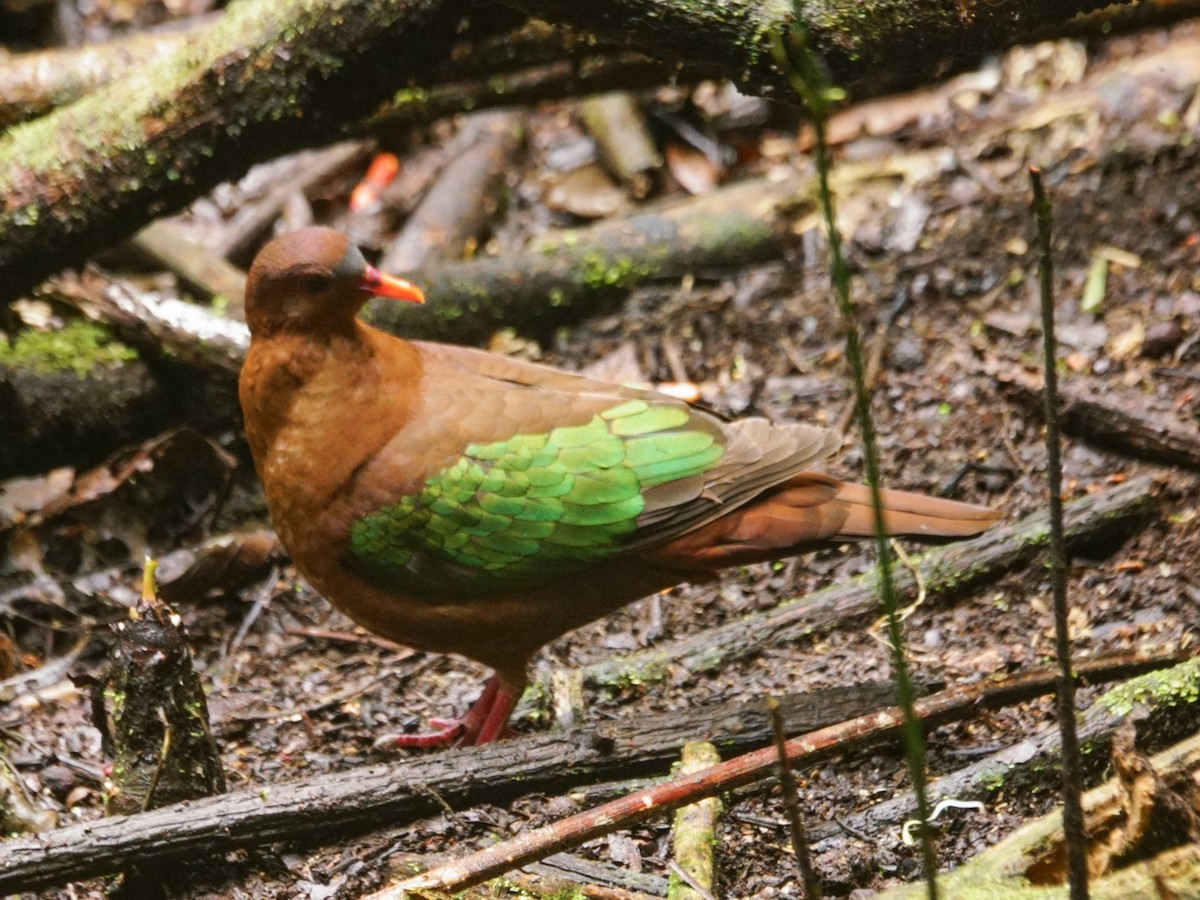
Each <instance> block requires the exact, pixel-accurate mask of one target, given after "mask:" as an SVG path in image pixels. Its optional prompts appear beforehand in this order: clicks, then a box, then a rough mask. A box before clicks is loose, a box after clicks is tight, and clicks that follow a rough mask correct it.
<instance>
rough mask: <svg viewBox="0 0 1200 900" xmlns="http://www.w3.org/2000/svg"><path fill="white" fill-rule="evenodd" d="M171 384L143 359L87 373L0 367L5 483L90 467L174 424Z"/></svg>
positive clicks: (0, 462)
mask: <svg viewBox="0 0 1200 900" xmlns="http://www.w3.org/2000/svg"><path fill="white" fill-rule="evenodd" d="M176 409H177V398H176V397H174V396H173V390H172V386H171V385H170V384H169V383H168V382H166V381H164V380H163V379H162V378H161V377H160V373H158V372H157V371H156V370H155V369H154V368H152V367H151V366H149V365H147V364H146V363H145V362H144V361H142V360H141V359H125V360H114V361H110V362H98V363H96V364H94V365H91V366H88V367H87V368H86V370H85V371H83V372H79V373H77V372H75V371H72V370H71V369H58V370H54V371H41V370H39V369H37V368H36V367H27V366H19V367H17V366H14V367H9V366H0V421H2V422H3V423H4V437H3V439H2V440H0V478H5V477H8V476H11V475H18V474H33V473H36V472H45V471H47V470H49V469H52V468H54V467H56V466H63V465H73V466H84V467H86V466H88V465H91V464H93V463H96V462H99V461H100V460H101V459H103V458H104V457H105V456H106V455H108V453H110V452H111V451H112V450H113V448H115V447H118V446H121V445H123V444H128V443H136V442H137V441H140V440H142V439H144V438H147V437H149V436H150V435H152V434H155V433H156V432H158V431H161V430H162V429H163V428H166V427H167V426H168V425H169V424H170V423H171V422H173V421H174V420H175V418H174V417H175V414H176Z"/></svg>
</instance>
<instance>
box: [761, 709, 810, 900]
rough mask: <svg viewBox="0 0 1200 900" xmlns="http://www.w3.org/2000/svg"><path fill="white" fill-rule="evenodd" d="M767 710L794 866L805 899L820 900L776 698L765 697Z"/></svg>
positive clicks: (781, 717)
mask: <svg viewBox="0 0 1200 900" xmlns="http://www.w3.org/2000/svg"><path fill="white" fill-rule="evenodd" d="M767 709H769V710H770V711H771V731H772V732H773V733H774V735H775V750H776V752H777V753H778V754H779V785H780V787H781V788H782V789H783V808H784V811H785V812H786V813H787V817H788V827H789V828H790V830H791V833H792V849H793V850H794V851H795V852H796V865H797V866H799V867H800V877H801V878H802V879H803V880H804V896H805V897H806V898H807V900H821V881H820V879H819V878H817V873H816V871H815V870H814V869H813V864H812V857H811V856H810V855H809V852H808V835H807V834H806V833H805V830H804V820H803V819H802V818H801V817H800V797H799V796H798V795H797V793H796V779H795V777H794V776H793V775H792V767H791V766H790V765H789V764H788V760H787V749H786V747H785V744H786V743H787V736H786V735H785V734H784V732H783V716H782V715H780V713H779V701H778V700H776V699H775V698H774V697H768V698H767Z"/></svg>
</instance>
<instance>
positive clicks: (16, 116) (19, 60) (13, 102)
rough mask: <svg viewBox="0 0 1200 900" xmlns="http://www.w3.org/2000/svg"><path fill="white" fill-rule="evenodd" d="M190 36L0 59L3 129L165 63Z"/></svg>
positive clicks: (139, 37) (165, 35)
mask: <svg viewBox="0 0 1200 900" xmlns="http://www.w3.org/2000/svg"><path fill="white" fill-rule="evenodd" d="M189 31H193V30H192V29H189V30H188V31H185V32H181V31H179V30H174V31H168V32H158V31H156V32H151V33H141V34H135V35H132V36H130V37H126V38H121V39H118V40H114V41H110V42H108V43H104V44H91V45H88V46H85V47H70V48H56V49H53V50H45V51H41V52H31V53H19V54H14V55H12V56H6V57H0V58H2V59H3V65H0V129H4V128H8V127H10V126H12V125H16V124H17V123H18V122H25V121H28V120H29V119H36V118H37V117H38V116H44V115H45V114H46V113H48V112H50V111H51V110H53V109H55V108H57V107H59V106H62V105H63V104H65V103H71V102H73V101H75V100H78V99H79V98H80V97H82V96H83V95H85V94H87V93H88V92H89V91H92V90H95V89H96V88H98V87H100V86H101V85H105V84H108V83H109V82H110V81H114V80H115V79H117V78H122V77H124V76H125V75H128V74H129V73H130V72H132V71H133V70H134V69H136V68H139V67H141V66H149V65H153V64H154V63H155V62H156V61H157V60H160V59H164V58H165V57H167V56H170V55H171V54H173V53H176V52H178V50H179V48H180V47H181V46H182V45H183V44H184V42H185V41H187V40H188V39H189V36H190V35H189V33H188V32H189Z"/></svg>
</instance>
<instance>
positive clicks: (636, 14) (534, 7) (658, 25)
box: [504, 0, 1111, 100]
mask: <svg viewBox="0 0 1200 900" xmlns="http://www.w3.org/2000/svg"><path fill="white" fill-rule="evenodd" d="M504 2H505V3H507V4H509V5H510V6H513V7H515V8H516V9H520V10H521V11H523V12H525V13H528V14H529V15H531V16H535V17H537V18H540V19H545V20H546V21H548V22H554V23H556V24H564V25H569V26H571V27H572V28H575V29H577V30H580V31H584V32H592V33H594V34H596V35H598V36H599V37H600V38H602V39H603V40H605V41H610V42H613V43H620V44H621V45H622V46H625V47H628V48H630V49H634V50H640V51H641V52H643V53H647V54H649V55H651V56H653V57H654V58H656V59H663V60H667V61H670V62H679V63H684V62H688V61H694V60H698V59H699V60H704V61H705V62H706V64H707V65H708V66H709V67H711V69H712V70H713V71H717V72H720V73H721V74H722V76H723V77H725V78H729V79H731V80H733V81H734V82H735V83H736V84H737V86H738V88H739V89H741V90H743V91H745V92H747V93H752V94H763V95H767V96H776V97H778V98H779V99H783V100H791V99H793V97H794V95H793V93H792V90H791V88H790V87H789V86H788V84H787V80H786V78H785V77H784V75H783V74H782V73H781V72H780V71H779V69H778V68H777V67H776V66H775V64H774V62H773V60H772V56H771V36H772V34H773V33H776V32H778V31H780V30H782V29H783V28H785V27H787V26H788V25H789V24H790V22H791V21H792V17H793V15H798V16H799V17H800V20H801V21H802V22H803V24H804V25H805V26H806V27H807V29H808V31H809V33H810V35H811V36H812V44H813V46H814V48H815V49H816V51H817V52H818V53H819V54H820V56H821V57H822V58H823V59H824V62H825V64H826V66H827V68H828V71H829V75H830V78H831V80H832V83H834V84H836V85H839V86H840V87H842V88H845V89H847V90H848V91H849V92H850V93H851V94H852V95H854V96H855V97H856V98H858V99H861V98H862V97H864V96H867V95H870V94H878V93H884V92H889V91H895V90H902V89H905V88H909V87H912V86H914V85H916V84H919V83H921V82H924V81H928V80H930V79H932V78H935V77H939V76H941V75H943V74H945V72H946V71H947V69H948V68H951V67H954V66H961V65H964V64H966V63H968V62H969V61H972V60H979V59H980V58H982V57H983V56H985V55H987V54H989V53H994V52H996V51H997V50H999V49H1001V48H1002V47H1004V46H1006V45H1007V44H1010V43H1014V42H1016V41H1018V40H1020V39H1021V38H1022V37H1024V36H1027V35H1030V34H1031V33H1032V32H1033V31H1034V30H1035V29H1038V28H1047V27H1050V26H1053V25H1056V24H1057V25H1061V24H1063V23H1065V22H1067V21H1069V20H1070V19H1071V18H1072V17H1074V16H1075V15H1077V14H1078V13H1082V12H1090V11H1092V10H1097V9H1102V8H1104V7H1107V6H1110V5H1111V4H1109V3H1108V2H1106V0H1060V2H1057V3H1044V2H1037V0H1001V2H995V3H983V4H981V3H961V2H958V0H870V2H846V0H815V2H808V3H803V4H796V5H795V6H793V4H792V3H791V2H790V0H690V2H686V3H684V2H678V0H607V2H604V3H578V2H576V0H504Z"/></svg>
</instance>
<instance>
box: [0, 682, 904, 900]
mask: <svg viewBox="0 0 1200 900" xmlns="http://www.w3.org/2000/svg"><path fill="white" fill-rule="evenodd" d="M781 702H782V705H783V713H784V718H785V721H786V722H787V726H788V729H789V730H790V731H793V732H803V731H811V730H813V729H815V728H819V727H822V726H824V725H828V724H829V723H830V722H837V721H842V720H843V719H845V718H847V717H854V716H859V715H864V714H866V713H867V712H869V711H871V710H875V709H879V708H880V707H884V706H887V705H888V704H890V703H892V702H893V693H892V687H891V685H889V684H868V685H859V686H856V687H853V688H835V689H829V690H821V691H816V692H813V693H810V694H803V695H794V696H791V697H785V698H781ZM213 727H214V728H215V729H217V730H218V731H219V730H220V727H221V723H220V722H214V723H213ZM770 729H771V726H770V723H769V721H768V719H767V715H766V710H765V709H764V708H762V706H761V705H760V704H754V705H752V706H746V705H745V704H740V703H730V704H722V705H719V706H716V707H703V708H697V709H693V710H688V711H684V712H680V713H674V714H671V715H665V716H655V717H653V718H647V719H643V720H634V721H622V722H615V723H612V724H611V725H609V724H603V725H599V726H594V725H589V726H587V727H586V728H578V729H575V730H572V731H569V732H559V733H553V734H539V735H533V736H529V737H523V738H515V739H513V740H509V741H502V742H500V743H497V744H492V745H489V746H487V747H480V748H472V749H469V750H462V751H454V752H447V753H439V754H436V755H431V756H425V757H417V758H414V759H407V760H403V761H400V762H391V763H385V764H380V765H374V766H366V767H361V768H357V769H354V770H352V771H348V772H343V773H338V774H336V775H328V776H323V777H319V778H312V779H307V780H305V781H303V782H299V783H290V784H277V785H268V786H255V787H253V788H251V789H248V790H243V791H237V792H233V793H229V794H225V795H223V796H221V797H216V798H212V799H206V800H197V801H193V802H191V803H189V804H187V805H186V806H183V805H180V806H170V807H164V808H163V809H161V810H154V811H152V812H147V813H141V814H139V815H136V816H128V817H120V816H117V817H112V818H108V819H104V820H102V821H97V822H84V823H80V824H78V825H71V826H68V827H66V828H61V829H59V830H57V831H51V832H47V833H45V834H41V835H38V836H36V837H31V838H29V839H23V840H19V841H18V840H8V841H4V842H0V895H6V894H9V893H17V892H20V891H27V890H36V889H37V888H39V887H44V886H46V885H51V884H61V883H64V882H68V881H74V880H78V879H81V878H87V877H89V876H93V875H102V874H105V873H108V872H114V871H119V870H120V869H122V868H125V867H126V866H128V865H129V863H130V861H131V860H136V861H138V862H139V863H145V864H153V865H158V864H160V863H161V862H164V861H169V860H172V859H180V858H185V859H194V858H196V857H198V856H203V855H206V854H213V853H221V852H224V851H227V850H231V849H235V848H238V847H252V846H260V845H263V844H269V843H271V842H273V841H279V840H300V839H303V840H309V841H330V840H333V839H335V838H337V837H340V836H341V835H344V834H346V833H348V832H355V831H364V830H368V829H370V828H374V827H379V826H384V825H387V826H393V827H394V826H397V825H401V824H404V823H406V822H412V821H415V820H417V819H419V818H421V817H423V816H428V815H431V814H433V813H438V812H442V811H443V810H444V808H443V806H442V805H441V804H440V803H439V802H438V800H437V799H435V798H436V797H441V798H442V799H444V801H445V802H446V803H449V804H451V805H452V806H454V807H456V808H460V809H462V808H467V807H470V806H472V805H476V804H479V803H485V802H486V803H501V802H504V801H505V800H507V799H511V798H514V797H517V796H520V795H523V794H527V793H530V792H543V793H557V792H561V791H564V790H567V789H569V788H570V787H572V786H574V785H579V784H590V783H593V782H595V781H604V780H614V779H621V778H632V777H638V776H643V775H650V774H656V773H661V772H663V771H665V770H666V769H667V768H668V767H669V766H670V765H671V763H672V762H674V761H675V759H676V758H677V757H678V753H679V747H680V745H681V744H683V743H684V742H685V741H688V740H691V739H693V738H695V737H696V736H702V737H707V738H709V739H710V740H712V741H713V742H714V743H715V744H717V745H718V746H719V747H720V748H721V749H722V750H723V751H724V752H726V753H740V752H744V751H745V750H747V749H749V748H751V747H754V746H761V745H763V744H765V743H767V742H769V741H770V735H771V730H770Z"/></svg>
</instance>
